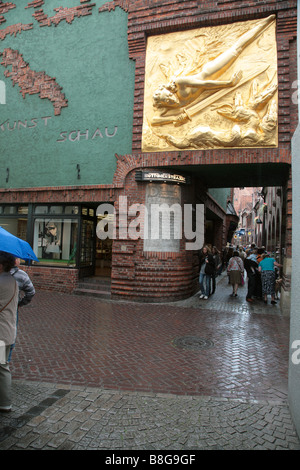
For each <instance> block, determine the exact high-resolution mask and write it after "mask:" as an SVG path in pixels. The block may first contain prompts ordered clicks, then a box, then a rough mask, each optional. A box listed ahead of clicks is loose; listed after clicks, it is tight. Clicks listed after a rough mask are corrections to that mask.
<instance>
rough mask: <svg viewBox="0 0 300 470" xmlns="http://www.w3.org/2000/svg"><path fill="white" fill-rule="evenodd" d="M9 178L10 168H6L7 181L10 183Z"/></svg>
mask: <svg viewBox="0 0 300 470" xmlns="http://www.w3.org/2000/svg"><path fill="white" fill-rule="evenodd" d="M8 180H9V168H6V180H5V181H6V182H7V183H8Z"/></svg>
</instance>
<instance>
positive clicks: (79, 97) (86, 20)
mask: <svg viewBox="0 0 300 470" xmlns="http://www.w3.org/2000/svg"><path fill="white" fill-rule="evenodd" d="M20 3H23V5H19V2H18V4H17V7H16V8H15V9H12V10H10V11H9V12H7V13H5V15H4V16H5V19H6V22H5V23H3V24H2V25H1V27H0V30H4V29H5V28H7V27H8V26H10V25H14V24H16V23H22V24H29V23H32V24H33V27H32V29H31V30H27V31H22V32H21V33H20V34H17V35H16V37H14V36H10V35H7V36H6V37H5V39H3V40H0V51H1V52H2V53H3V52H4V51H5V50H6V49H8V48H10V49H13V50H16V51H18V52H19V53H20V54H22V56H23V60H24V61H25V62H27V63H28V64H29V67H30V69H31V70H33V71H35V72H45V73H46V74H47V75H48V76H49V77H52V78H55V81H56V83H57V84H58V85H59V86H60V87H62V90H61V92H62V93H63V94H64V95H65V98H66V99H67V100H68V106H67V107H63V108H61V112H60V115H55V114H54V106H53V104H52V103H51V101H50V100H49V99H47V98H44V99H41V98H40V97H39V95H38V94H32V95H29V94H26V96H25V98H23V97H22V94H21V93H20V90H21V88H20V86H19V85H18V84H15V85H14V86H13V82H12V80H11V78H10V77H6V76H5V75H4V72H5V71H9V72H11V70H12V66H11V65H9V66H7V67H5V66H4V65H0V80H1V81H2V82H4V84H5V98H6V104H1V105H0V121H1V122H0V168H1V171H0V187H2V188H8V187H10V188H18V187H36V186H65V185H78V184H86V185H93V184H110V183H111V182H112V179H113V174H114V171H115V168H116V158H115V154H116V153H118V154H126V153H131V142H132V117H133V95H134V73H135V64H134V62H133V61H131V60H130V59H129V58H128V44H127V13H126V12H124V11H123V10H122V9H121V8H116V9H115V10H114V11H110V12H108V11H105V12H101V13H99V11H98V10H99V7H100V6H102V5H103V4H104V3H105V2H103V1H95V2H93V3H95V4H96V5H95V6H94V7H93V8H92V10H91V11H92V14H91V15H89V16H82V17H75V18H74V19H73V21H72V23H71V24H68V23H67V22H66V21H61V22H60V23H59V24H58V25H57V26H54V25H51V26H43V27H41V26H40V24H39V23H38V22H37V21H36V20H35V19H34V18H33V17H32V14H33V13H34V12H35V11H36V10H37V9H34V8H28V9H25V8H24V7H25V6H26V5H27V2H20ZM61 3H62V2H60V1H59V0H48V1H47V2H45V5H42V7H41V8H43V11H44V13H45V14H47V15H48V17H51V16H53V15H54V14H55V12H54V8H58V7H59V6H60V5H61ZM63 3H64V5H63V6H64V7H65V8H66V7H69V8H70V7H74V6H79V5H80V1H79V0H68V1H65V2H63ZM87 5H88V4H87ZM90 5H92V4H90ZM2 60H3V56H2V57H1V61H2ZM45 118H47V119H45ZM25 126H26V127H25ZM76 137H77V138H76ZM77 165H79V166H80V179H78V172H77ZM6 168H9V180H8V182H6V177H7V173H6Z"/></svg>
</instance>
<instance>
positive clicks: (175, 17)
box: [0, 0, 298, 301]
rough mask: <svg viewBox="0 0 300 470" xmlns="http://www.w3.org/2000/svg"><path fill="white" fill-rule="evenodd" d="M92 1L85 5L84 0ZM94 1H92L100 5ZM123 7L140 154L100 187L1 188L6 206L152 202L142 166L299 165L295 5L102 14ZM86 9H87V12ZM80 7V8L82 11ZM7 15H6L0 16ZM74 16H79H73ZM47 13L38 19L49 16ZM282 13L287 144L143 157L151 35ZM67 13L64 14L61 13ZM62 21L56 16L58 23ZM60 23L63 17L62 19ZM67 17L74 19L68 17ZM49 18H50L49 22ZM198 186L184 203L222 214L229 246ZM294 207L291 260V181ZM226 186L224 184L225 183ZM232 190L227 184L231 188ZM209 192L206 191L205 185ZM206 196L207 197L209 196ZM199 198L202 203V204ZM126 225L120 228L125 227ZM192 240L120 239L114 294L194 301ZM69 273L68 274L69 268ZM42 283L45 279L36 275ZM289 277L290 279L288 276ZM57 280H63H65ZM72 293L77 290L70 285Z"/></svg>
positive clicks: (155, 5)
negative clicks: (162, 245) (168, 243)
mask: <svg viewBox="0 0 300 470" xmlns="http://www.w3.org/2000/svg"><path fill="white" fill-rule="evenodd" d="M42 3H43V2H38V1H36V2H30V3H29V4H28V7H31V6H35V7H36V6H40V5H42ZM83 3H85V2H83ZM93 6H94V4H90V5H89V8H92V7H93ZM117 7H119V8H122V9H123V10H125V11H127V12H128V45H129V56H130V58H131V59H132V60H134V61H135V66H136V73H135V93H134V114H133V135H132V154H131V155H116V159H117V169H116V172H115V175H114V179H113V183H112V184H111V185H101V186H95V187H84V186H81V187H80V186H78V187H77V186H76V187H66V188H64V187H61V188H33V189H30V190H21V191H16V190H0V202H18V201H19V202H22V203H25V202H39V203H40V202H43V201H47V200H51V201H52V202H63V203H67V202H89V201H99V202H100V201H101V202H104V201H109V202H115V209H116V210H117V211H118V196H119V195H124V194H125V195H126V196H127V198H128V204H133V203H137V202H139V203H144V202H145V185H143V184H140V183H138V182H137V181H136V180H135V170H137V169H152V168H160V169H165V170H166V169H169V170H171V171H172V168H176V167H181V168H184V167H185V168H188V169H189V172H190V174H192V172H193V168H198V169H199V167H206V166H207V165H218V166H224V167H225V165H226V166H228V165H232V166H233V167H234V166H235V165H241V164H248V165H252V164H253V165H257V164H261V165H264V164H269V163H273V164H276V163H278V164H284V165H286V166H288V165H290V164H291V145H290V142H291V137H292V135H293V132H294V130H295V128H296V125H297V122H298V115H297V105H296V104H293V102H292V99H291V95H292V91H294V90H292V84H293V83H294V82H295V81H296V80H297V69H296V67H297V60H296V31H297V27H296V23H297V15H296V7H297V2H296V1H295V0H290V1H271V0H269V1H268V0H263V1H258V0H255V1H247V2H244V1H229V0H219V1H202V0H201V1H200V0H198V1H197V0H184V1H182V0H177V1H176V0H135V1H130V2H129V1H122V0H116V1H111V2H107V3H105V4H104V5H103V6H102V7H101V8H100V9H99V11H104V10H107V11H110V10H114V9H115V8H117ZM76 8H77V10H76V12H75V13H76V14H79V13H80V14H82V12H83V11H84V12H85V13H86V14H88V13H89V9H88V7H87V6H86V7H84V6H82V7H76ZM84 8H86V10H80V9H84ZM78 9H79V10H78ZM0 13H1V11H0ZM69 13H70V14H71V13H72V14H73V13H74V12H69ZM37 14H39V15H40V14H41V13H39V12H36V13H35V17H36V19H41V16H37ZM271 14H275V15H276V18H277V31H276V36H277V50H278V93H279V99H278V102H279V110H278V125H279V137H278V138H279V142H278V148H271V149H262V148H249V149H239V150H235V149H213V150H189V151H183V152H178V151H175V152H174V151H173V152H158V153H156V152H151V153H142V152H141V138H142V124H143V99H144V80H145V58H146V44H147V37H148V36H150V35H158V34H164V33H169V32H174V31H182V30H186V29H193V28H201V27H207V26H215V25H221V24H228V23H233V22H237V21H247V20H254V19H258V18H261V17H266V16H269V15H271ZM57 15H59V12H58V13H57ZM55 18H56V17H54V18H52V20H53V21H54V19H55ZM58 19H59V18H58V17H57V20H58ZM61 19H66V18H63V17H60V20H61ZM48 20H49V19H47V18H46V19H45V25H46V24H47V21H48ZM196 185H197V183H195V181H193V182H192V184H191V185H190V186H186V187H184V186H182V201H181V202H182V205H183V204H184V203H195V202H197V203H201V202H202V203H204V202H205V203H207V204H208V205H209V204H210V205H211V207H212V208H213V211H214V212H215V213H219V214H218V215H219V217H220V220H221V219H222V218H223V223H219V227H218V234H217V236H216V244H217V245H218V247H219V248H220V249H221V248H222V247H223V245H224V243H226V222H225V213H224V212H222V210H221V208H219V207H218V206H217V205H216V204H213V202H212V201H211V200H205V201H204V199H203V198H202V196H201V195H200V198H199V195H198V196H197V187H196ZM285 185H286V193H287V207H286V220H287V223H286V237H285V240H286V255H287V257H288V258H290V257H291V229H292V227H291V215H292V207H291V179H286V181H285ZM219 187H221V186H219ZM225 187H226V186H225ZM204 190H205V187H204ZM202 195H203V194H202ZM197 197H198V199H197ZM117 228H118V227H117ZM184 242H185V240H182V241H181V249H180V252H178V253H156V252H144V251H143V240H129V239H123V240H122V239H118V240H115V241H114V244H113V261H112V296H113V297H115V298H119V297H120V296H121V297H123V298H124V297H125V298H128V299H136V300H144V301H147V300H153V299H154V300H165V299H166V298H168V299H171V300H172V299H179V298H183V297H187V296H189V295H191V294H193V293H194V292H195V289H196V287H197V285H198V284H197V282H198V281H197V269H198V265H197V256H196V254H195V253H194V252H193V251H186V250H185V249H184V247H183V244H184ZM38 269H39V279H41V283H40V285H41V286H42V284H43V282H44V278H43V276H45V286H46V287H48V288H51V282H48V281H47V280H46V278H48V277H49V276H50V278H52V274H53V273H54V274H55V276H59V274H58V272H56V271H59V269H57V270H55V272H54V270H51V269H50V271H49V268H48V270H44V268H42V267H40V268H38ZM63 271H65V270H63ZM68 273H69V274H68V277H66V278H65V279H64V280H61V281H59V280H58V281H57V282H58V284H57V285H59V283H60V282H61V288H63V286H65V287H66V284H65V280H67V279H69V280H70V283H71V285H73V283H76V276H77V271H76V270H68ZM32 275H33V276H35V277H34V279H35V282H36V283H37V282H39V281H38V277H36V274H33V271H32ZM288 275H289V274H287V276H288ZM57 279H60V278H58V277H57ZM66 289H69V287H66Z"/></svg>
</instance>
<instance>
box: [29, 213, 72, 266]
mask: <svg viewBox="0 0 300 470" xmlns="http://www.w3.org/2000/svg"><path fill="white" fill-rule="evenodd" d="M77 233H78V221H77V220H72V219H55V218H54V219H50V218H37V219H35V222H34V237H33V250H34V252H35V254H36V255H37V257H38V259H39V261H40V263H41V264H47V265H59V266H75V265H76V252H77Z"/></svg>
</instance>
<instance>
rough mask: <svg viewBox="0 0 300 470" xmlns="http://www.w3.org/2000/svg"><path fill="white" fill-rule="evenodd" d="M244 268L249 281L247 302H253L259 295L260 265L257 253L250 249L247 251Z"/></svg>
mask: <svg viewBox="0 0 300 470" xmlns="http://www.w3.org/2000/svg"><path fill="white" fill-rule="evenodd" d="M244 268H245V270H246V273H247V279H248V290H247V295H246V300H247V302H253V297H254V296H255V295H256V293H257V286H256V283H257V271H258V264H257V260H256V255H255V253H252V251H251V250H250V249H248V250H246V259H245V261H244Z"/></svg>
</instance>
